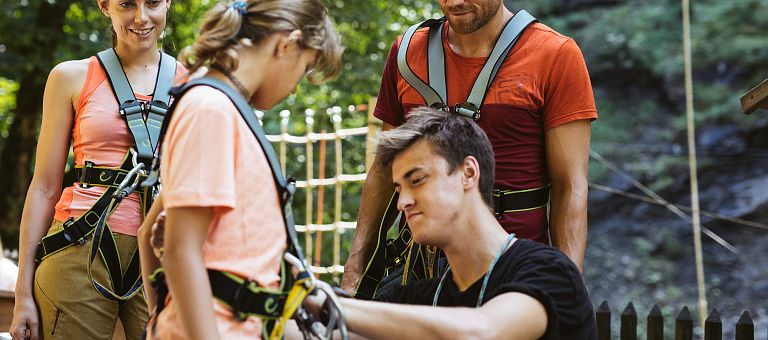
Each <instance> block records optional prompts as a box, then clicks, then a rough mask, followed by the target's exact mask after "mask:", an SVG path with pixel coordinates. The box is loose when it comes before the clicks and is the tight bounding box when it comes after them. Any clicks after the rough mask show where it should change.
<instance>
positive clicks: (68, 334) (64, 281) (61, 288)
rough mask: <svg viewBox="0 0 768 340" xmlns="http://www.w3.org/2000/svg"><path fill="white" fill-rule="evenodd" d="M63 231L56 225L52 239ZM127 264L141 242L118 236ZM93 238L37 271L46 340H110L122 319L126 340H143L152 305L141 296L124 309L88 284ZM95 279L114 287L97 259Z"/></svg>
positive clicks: (54, 257) (48, 260) (52, 258)
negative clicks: (148, 306) (149, 308)
mask: <svg viewBox="0 0 768 340" xmlns="http://www.w3.org/2000/svg"><path fill="white" fill-rule="evenodd" d="M63 228H64V225H63V223H62V222H59V221H54V222H53V224H52V225H51V228H50V229H49V230H48V234H49V235H50V234H53V233H56V232H58V231H60V230H62V229H63ZM114 237H115V241H116V242H117V248H118V251H119V253H120V259H121V261H122V263H121V266H122V269H123V270H125V267H126V266H127V265H128V260H130V258H131V255H132V254H133V252H134V251H136V249H137V242H136V237H134V236H129V235H123V234H114ZM91 240H92V238H89V239H88V242H86V243H85V244H83V245H82V246H70V247H68V248H66V249H64V250H62V251H60V252H58V253H56V254H54V255H51V256H49V257H48V258H46V259H45V260H44V261H43V262H42V263H40V265H39V266H38V267H37V270H36V271H35V287H34V288H35V293H34V297H35V303H36V304H37V308H38V311H39V313H40V332H41V333H40V335H41V337H42V338H43V339H111V338H112V333H113V331H114V329H115V323H116V322H117V318H118V317H119V318H120V321H121V322H122V324H123V328H124V329H125V335H126V338H127V339H140V338H141V334H142V332H143V330H144V326H145V325H146V323H147V318H148V313H147V303H146V301H145V300H144V293H143V292H139V293H138V294H136V295H135V296H134V297H133V298H131V299H130V300H128V301H126V302H124V303H123V304H122V305H120V304H118V303H117V302H115V301H112V300H109V299H107V298H105V297H103V296H101V294H99V293H98V292H97V291H96V289H95V288H93V286H92V285H91V281H90V280H89V278H88V269H87V267H86V266H87V261H88V250H89V248H90V244H91ZM91 272H92V274H93V278H94V279H95V280H96V281H97V282H99V283H101V284H104V285H107V286H109V285H110V280H109V274H108V272H107V269H106V267H105V266H104V263H103V261H102V259H101V256H97V257H96V259H95V260H94V261H93V266H92V267H91Z"/></svg>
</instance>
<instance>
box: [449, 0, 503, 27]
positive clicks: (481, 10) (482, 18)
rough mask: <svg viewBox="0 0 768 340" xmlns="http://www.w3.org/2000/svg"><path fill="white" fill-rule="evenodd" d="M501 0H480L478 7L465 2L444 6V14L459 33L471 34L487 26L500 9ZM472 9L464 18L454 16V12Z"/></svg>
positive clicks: (464, 11)
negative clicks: (453, 5)
mask: <svg viewBox="0 0 768 340" xmlns="http://www.w3.org/2000/svg"><path fill="white" fill-rule="evenodd" d="M500 6H501V1H497V0H485V1H482V2H480V4H479V6H478V7H477V8H473V6H472V5H468V4H464V5H461V6H455V7H442V10H443V14H445V15H446V17H448V25H450V26H451V29H453V30H454V31H456V32H457V33H459V34H469V33H472V32H475V31H477V30H478V29H480V28H481V27H483V26H485V24H487V23H488V22H489V21H490V20H491V18H493V16H494V15H496V13H497V12H498V11H499V7H500ZM468 11H472V12H471V14H470V15H464V16H462V18H456V17H454V16H452V15H451V14H453V13H466V12H468Z"/></svg>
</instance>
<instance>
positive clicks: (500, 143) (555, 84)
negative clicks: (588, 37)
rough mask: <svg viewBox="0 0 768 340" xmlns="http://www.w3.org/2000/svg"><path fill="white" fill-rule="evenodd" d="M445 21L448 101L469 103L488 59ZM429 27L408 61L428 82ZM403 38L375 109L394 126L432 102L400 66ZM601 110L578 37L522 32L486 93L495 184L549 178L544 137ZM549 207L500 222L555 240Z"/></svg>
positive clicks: (533, 183) (527, 185)
mask: <svg viewBox="0 0 768 340" xmlns="http://www.w3.org/2000/svg"><path fill="white" fill-rule="evenodd" d="M444 25H445V26H444V27H443V37H442V38H443V48H444V50H445V75H446V90H447V96H448V103H447V104H448V105H450V106H453V105H455V104H459V103H463V102H464V101H465V100H466V99H467V97H468V96H469V92H470V91H471V89H472V85H473V84H474V82H475V78H477V75H478V74H479V73H480V70H481V69H482V67H483V65H484V64H485V61H486V59H487V58H467V57H463V56H461V55H459V54H457V53H456V52H454V51H453V50H452V49H451V47H450V45H449V44H448V39H447V34H448V24H447V22H446V23H445V24H444ZM428 32H429V31H428V29H420V30H418V31H416V33H415V34H414V35H413V38H412V40H411V43H410V45H409V46H408V54H407V56H406V59H407V61H408V65H409V66H410V68H411V69H412V70H413V72H414V73H415V74H416V75H417V76H418V77H419V78H421V79H422V80H424V82H425V83H429V81H428V67H427V41H428ZM401 40H402V36H401V37H399V38H398V39H397V40H396V41H395V43H394V44H393V45H392V48H391V49H390V51H389V57H388V58H387V63H386V65H385V66H384V75H383V76H382V81H381V88H380V90H379V97H378V101H377V103H376V109H375V111H374V115H375V116H376V117H377V118H379V119H381V120H383V121H384V122H386V123H389V124H391V125H394V126H398V125H401V124H403V123H404V122H405V120H406V119H407V113H408V112H409V111H410V110H411V109H413V108H415V107H418V106H423V105H425V101H424V99H423V98H422V97H421V95H420V94H419V93H418V92H417V91H416V90H415V89H414V88H413V87H411V86H410V85H409V84H408V83H407V82H406V81H405V80H404V79H403V77H402V76H401V75H400V73H399V72H398V69H397V52H398V49H399V48H400V41H401ZM596 118H597V110H596V108H595V101H594V98H593V95H592V86H591V83H590V80H589V74H588V73H587V67H586V65H585V63H584V58H583V57H582V55H581V51H580V50H579V48H578V46H576V43H575V42H574V41H573V39H571V38H568V37H566V36H563V35H561V34H559V33H557V32H555V31H554V30H552V29H551V28H549V27H547V26H546V25H543V24H540V23H534V24H532V25H531V26H529V27H528V28H527V29H526V30H525V31H524V32H523V33H522V34H521V35H520V38H519V40H518V42H517V43H516V44H515V46H514V47H513V48H512V50H511V51H510V52H509V54H508V55H507V58H506V59H505V60H504V63H503V64H502V66H501V68H500V69H499V72H498V74H497V76H496V78H495V79H494V80H493V82H492V83H491V84H490V86H489V87H488V89H487V91H486V96H485V99H484V102H483V103H482V106H481V107H480V119H478V120H477V124H478V125H479V126H480V127H481V128H482V129H483V131H485V133H486V134H487V135H488V139H490V141H491V145H492V147H493V153H494V158H495V159H496V169H495V170H496V180H495V183H494V188H498V189H503V190H524V189H533V188H538V187H542V186H544V185H547V184H548V183H549V179H548V175H547V164H546V157H545V153H544V151H545V145H544V135H545V133H546V131H547V130H549V129H551V128H554V127H556V126H559V125H562V124H565V123H568V122H571V121H574V120H579V119H596ZM546 210H547V209H546V208H543V207H542V208H539V209H534V210H528V211H521V212H507V213H505V214H504V215H503V218H502V219H501V220H500V221H499V222H500V223H501V225H502V226H503V227H504V229H505V230H507V232H514V233H515V234H517V235H518V237H521V238H527V239H533V240H536V241H539V242H543V243H548V234H547V216H546Z"/></svg>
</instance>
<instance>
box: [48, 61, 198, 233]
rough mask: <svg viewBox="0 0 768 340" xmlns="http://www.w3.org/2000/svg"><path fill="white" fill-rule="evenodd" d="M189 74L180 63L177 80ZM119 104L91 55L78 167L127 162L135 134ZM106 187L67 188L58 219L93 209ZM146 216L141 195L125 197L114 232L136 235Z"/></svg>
mask: <svg viewBox="0 0 768 340" xmlns="http://www.w3.org/2000/svg"><path fill="white" fill-rule="evenodd" d="M186 73H187V71H186V69H185V68H184V67H183V66H181V64H177V66H176V81H179V80H180V79H182V78H183V77H184V76H185V75H186ZM134 95H135V96H136V99H138V100H143V101H149V100H151V96H146V95H142V94H138V93H136V94H134ZM118 107H119V105H118V104H117V99H116V98H115V95H114V93H113V92H112V87H111V86H110V85H109V81H108V80H107V75H106V73H104V69H102V68H101V65H99V61H98V59H96V57H95V56H94V57H91V58H90V59H89V62H88V75H87V77H86V80H85V84H84V85H83V89H82V91H81V92H80V98H79V100H78V102H77V108H76V109H75V119H74V128H73V129H72V149H73V151H74V154H75V165H76V166H82V165H84V164H85V161H91V162H94V163H95V164H96V166H101V167H110V168H119V167H120V166H121V165H122V164H123V159H124V157H125V154H126V153H127V152H128V149H129V148H130V147H131V146H132V145H133V137H132V136H131V133H130V131H128V127H127V126H126V124H125V120H123V118H122V117H120V113H118ZM106 190H107V188H104V187H95V186H94V187H90V188H81V187H80V186H79V183H75V184H74V185H72V186H69V187H66V188H64V191H63V192H62V193H61V198H59V201H58V203H56V207H55V214H54V219H56V220H58V221H66V220H67V219H68V218H70V217H74V218H78V217H80V216H81V215H82V214H83V213H84V212H86V211H88V210H89V209H91V207H92V206H93V205H94V204H95V203H96V201H98V200H99V197H101V195H102V194H103V193H104V192H105V191H106ZM143 218H144V214H143V213H142V211H141V204H140V201H139V196H138V194H136V193H132V194H131V195H130V196H128V197H126V198H125V199H123V201H122V202H121V203H120V205H118V207H117V209H115V211H114V212H113V213H112V215H110V217H109V219H108V220H107V222H108V223H109V227H110V228H111V229H112V231H113V232H116V233H120V234H126V235H131V236H136V231H137V230H138V228H139V225H141V221H142V219H143Z"/></svg>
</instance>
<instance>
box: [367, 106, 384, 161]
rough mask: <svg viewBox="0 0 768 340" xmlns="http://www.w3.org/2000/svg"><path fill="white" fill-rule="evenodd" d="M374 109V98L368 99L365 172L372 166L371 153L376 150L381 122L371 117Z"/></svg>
mask: <svg viewBox="0 0 768 340" xmlns="http://www.w3.org/2000/svg"><path fill="white" fill-rule="evenodd" d="M375 108H376V97H371V98H370V99H368V136H367V137H366V138H367V139H366V141H365V172H368V170H370V169H371V164H373V151H374V150H375V149H376V135H377V134H378V132H379V129H380V128H381V121H380V120H379V119H378V118H376V117H374V116H373V111H374V109H375Z"/></svg>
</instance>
